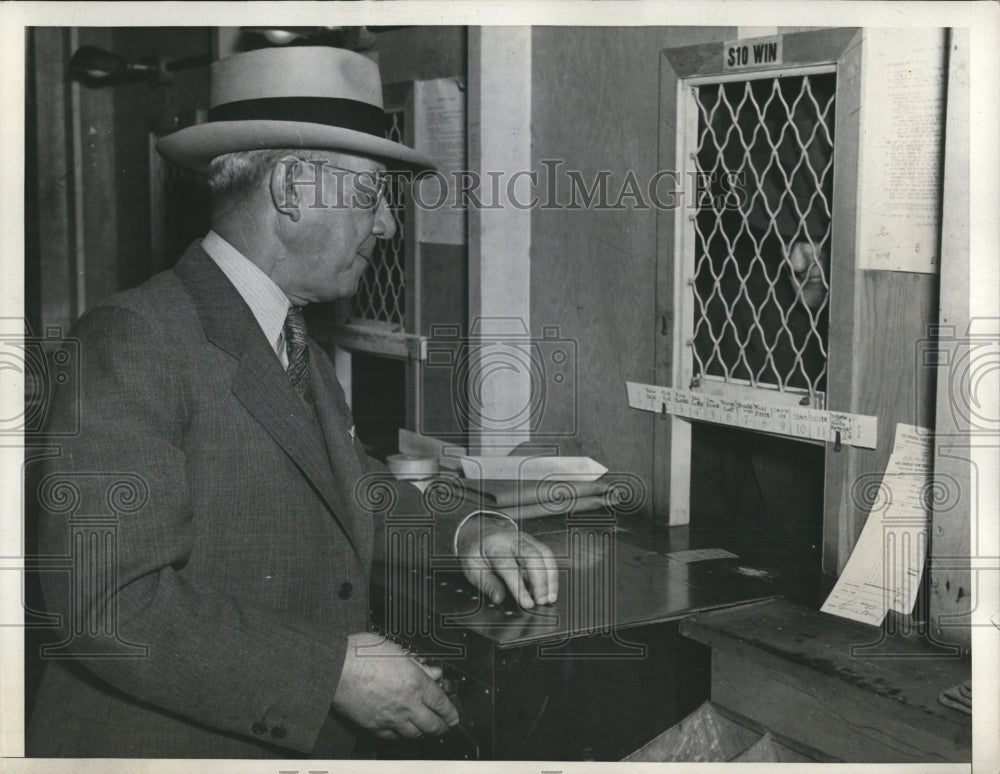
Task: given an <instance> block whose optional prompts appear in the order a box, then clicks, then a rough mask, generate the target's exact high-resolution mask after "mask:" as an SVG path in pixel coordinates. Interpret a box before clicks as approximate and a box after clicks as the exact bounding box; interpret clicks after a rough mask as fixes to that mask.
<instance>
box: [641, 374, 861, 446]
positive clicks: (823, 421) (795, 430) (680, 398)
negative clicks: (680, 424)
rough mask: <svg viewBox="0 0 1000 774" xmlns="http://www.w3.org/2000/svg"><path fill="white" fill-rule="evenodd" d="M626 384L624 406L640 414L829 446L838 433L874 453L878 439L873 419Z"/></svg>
mask: <svg viewBox="0 0 1000 774" xmlns="http://www.w3.org/2000/svg"><path fill="white" fill-rule="evenodd" d="M625 386H626V388H627V389H628V405H629V406H631V407H632V408H634V409H641V410H643V411H653V412H656V413H657V414H669V415H671V416H675V417H681V418H683V419H694V420H698V421H702V422H714V423H716V424H719V425H729V426H731V427H740V428H743V429H745V430H759V431H761V432H765V433H775V434H777V435H787V436H791V437H793V438H808V439H810V440H813V441H829V442H830V443H834V442H836V440H837V436H838V434H839V436H840V442H841V443H842V444H845V445H848V446H862V447H864V448H866V449H874V448H875V446H876V443H877V441H878V417H870V416H864V415H862V414H849V413H847V412H843V411H822V410H820V409H811V408H805V407H803V408H798V407H796V408H789V407H788V406H773V405H771V404H768V403H762V402H760V401H755V400H734V399H732V398H722V397H719V396H717V395H706V394H705V393H703V392H692V391H690V390H676V389H673V388H672V387H659V386H657V385H653V384H641V383H639V382H625Z"/></svg>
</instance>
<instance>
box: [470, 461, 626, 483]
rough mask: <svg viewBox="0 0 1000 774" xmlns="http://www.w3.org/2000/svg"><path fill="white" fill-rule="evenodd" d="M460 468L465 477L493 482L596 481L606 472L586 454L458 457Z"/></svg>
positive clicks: (606, 470) (604, 468) (605, 469)
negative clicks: (584, 455) (459, 458)
mask: <svg viewBox="0 0 1000 774" xmlns="http://www.w3.org/2000/svg"><path fill="white" fill-rule="evenodd" d="M462 470H463V472H464V473H465V477H466V478H469V479H492V480H497V481H544V480H549V479H552V480H555V479H559V478H567V479H569V480H571V481H596V480H597V479H599V478H600V477H601V476H603V475H604V474H605V473H607V472H608V469H607V468H606V467H604V466H603V465H602V464H600V463H599V462H597V461H595V460H592V459H591V458H590V457H462Z"/></svg>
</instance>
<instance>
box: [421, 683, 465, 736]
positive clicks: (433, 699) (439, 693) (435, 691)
mask: <svg viewBox="0 0 1000 774" xmlns="http://www.w3.org/2000/svg"><path fill="white" fill-rule="evenodd" d="M421 699H422V700H423V703H424V706H426V707H427V708H428V709H429V710H431V711H432V712H433V713H434V714H435V716H436V717H438V718H440V719H441V720H443V721H444V722H445V723H447V724H448V725H449V726H455V725H458V710H457V709H455V705H454V704H452V703H451V699H449V698H448V694H446V693H445V692H444V690H442V688H441V686H440V685H438V684H437V683H434V684H433V685H432V686H430V687H428V688H427V690H425V691H424V693H423V695H422V696H421Z"/></svg>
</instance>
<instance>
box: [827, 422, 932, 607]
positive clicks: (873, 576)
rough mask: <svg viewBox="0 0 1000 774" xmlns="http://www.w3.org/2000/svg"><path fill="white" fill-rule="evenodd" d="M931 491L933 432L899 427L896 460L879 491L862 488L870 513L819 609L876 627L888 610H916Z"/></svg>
mask: <svg viewBox="0 0 1000 774" xmlns="http://www.w3.org/2000/svg"><path fill="white" fill-rule="evenodd" d="M932 487H933V479H932V449H931V436H930V433H929V431H928V430H926V429H924V428H921V427H915V426H913V425H904V424H902V423H900V424H898V425H896V439H895V443H894V445H893V449H892V455H891V456H890V457H889V463H888V464H887V465H886V469H885V472H884V473H883V475H882V480H881V482H880V483H879V486H878V488H877V490H876V489H871V490H869V489H868V488H867V487H862V488H861V489H862V491H863V492H866V495H865V496H866V500H870V501H871V510H870V511H869V513H868V519H867V521H865V526H864V528H863V529H862V530H861V536H860V537H859V538H858V542H857V545H855V546H854V550H853V551H852V552H851V556H850V558H849V559H848V560H847V565H846V566H845V567H844V571H843V572H842V573H841V574H840V578H838V580H837V583H836V585H835V586H834V588H833V591H832V592H831V593H830V596H829V597H827V600H826V602H825V603H824V604H823V607H822V608H821V610H822V611H823V612H824V613H831V614H833V615H839V616H841V617H842V618H849V619H851V620H852V621H860V622H862V623H867V624H872V625H873V626H878V625H880V624H881V623H882V619H884V618H885V615H886V613H887V612H888V611H889V610H895V611H897V612H899V613H910V612H911V611H912V610H913V604H914V602H916V597H917V590H918V589H919V588H920V578H921V576H922V574H923V568H924V560H925V558H926V556H927V520H928V516H929V507H928V506H929V500H930V495H931V492H932Z"/></svg>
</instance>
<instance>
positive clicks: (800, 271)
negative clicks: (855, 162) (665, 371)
mask: <svg viewBox="0 0 1000 774" xmlns="http://www.w3.org/2000/svg"><path fill="white" fill-rule="evenodd" d="M835 85H836V83H835V75H834V74H832V73H831V74H821V75H806V76H798V77H789V76H787V75H785V76H782V77H778V78H763V79H756V80H748V81H737V82H732V81H730V82H725V83H715V84H707V85H699V86H697V87H695V88H694V89H693V96H694V101H695V104H696V106H697V112H698V136H697V145H696V148H695V149H694V153H693V159H694V165H695V170H696V172H697V173H698V176H699V177H698V179H699V180H700V181H701V183H700V184H699V191H698V197H697V211H696V213H695V215H694V217H693V225H694V275H693V279H692V280H691V282H690V284H691V288H692V290H693V294H694V301H695V303H694V330H693V337H692V341H691V349H692V351H693V358H694V363H693V365H694V370H693V373H694V376H695V379H696V380H716V381H723V382H729V383H735V384H743V385H749V386H751V387H755V388H762V389H767V390H779V391H793V392H807V393H809V394H812V393H814V392H823V391H825V388H826V372H827V327H828V322H827V320H828V314H827V312H828V303H829V289H830V283H829V254H830V234H831V197H832V184H833V150H834V142H833V126H834V121H833V119H834V95H835ZM734 176H735V177H734ZM737 191H742V194H740V193H736V192H737Z"/></svg>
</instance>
